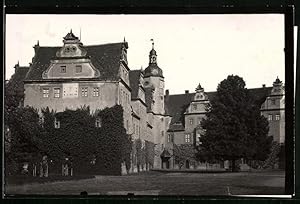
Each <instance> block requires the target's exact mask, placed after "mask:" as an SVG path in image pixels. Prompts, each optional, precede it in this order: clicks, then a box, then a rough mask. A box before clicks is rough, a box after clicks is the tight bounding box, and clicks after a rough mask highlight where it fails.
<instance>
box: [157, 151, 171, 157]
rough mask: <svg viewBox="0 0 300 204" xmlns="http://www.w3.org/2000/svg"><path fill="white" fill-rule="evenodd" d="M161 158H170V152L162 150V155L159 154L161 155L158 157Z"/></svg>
mask: <svg viewBox="0 0 300 204" xmlns="http://www.w3.org/2000/svg"><path fill="white" fill-rule="evenodd" d="M160 156H161V157H165V158H166V157H171V154H170V152H169V151H168V150H166V149H165V150H164V151H163V152H162V153H161V155H160Z"/></svg>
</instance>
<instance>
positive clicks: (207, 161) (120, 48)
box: [3, 14, 286, 197]
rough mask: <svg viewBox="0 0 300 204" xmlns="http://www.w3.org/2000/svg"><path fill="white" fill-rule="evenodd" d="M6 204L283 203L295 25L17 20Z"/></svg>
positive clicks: (171, 18) (244, 18)
mask: <svg viewBox="0 0 300 204" xmlns="http://www.w3.org/2000/svg"><path fill="white" fill-rule="evenodd" d="M5 18H6V22H5V23H6V24H5V84H4V86H5V87H4V127H5V128H4V161H3V162H4V196H12V197H13V196H33V197H34V196H49V195H53V196H62V195H67V196H72V195H73V196H80V195H85V196H119V195H122V196H128V195H137V196H139V195H140V196H245V195H250V196H251V195H269V196H271V195H274V196H279V195H282V196H284V195H285V175H286V174H285V167H286V155H285V133H286V131H285V124H286V120H285V50H284V49H285V21H284V20H285V19H284V15H283V14H209V15H208V14H180V15H179V14H177V15H175V14H165V15H158V14H157V15H148V14H147V15H146V14H143V15H141V14H138V15H137V14H136V15H133V14H114V15H86V14H85V15H83V14H73V15H67V14H56V15H54V14H47V15H46V14H43V15H41V14H7V15H6V16H5Z"/></svg>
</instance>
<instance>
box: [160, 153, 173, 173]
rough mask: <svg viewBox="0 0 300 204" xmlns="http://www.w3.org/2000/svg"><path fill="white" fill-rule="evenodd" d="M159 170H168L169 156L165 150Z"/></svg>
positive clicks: (161, 156)
mask: <svg viewBox="0 0 300 204" xmlns="http://www.w3.org/2000/svg"><path fill="white" fill-rule="evenodd" d="M160 158H161V168H162V169H169V168H170V158H171V155H170V153H169V152H168V151H167V150H164V151H163V152H162V153H161V155H160Z"/></svg>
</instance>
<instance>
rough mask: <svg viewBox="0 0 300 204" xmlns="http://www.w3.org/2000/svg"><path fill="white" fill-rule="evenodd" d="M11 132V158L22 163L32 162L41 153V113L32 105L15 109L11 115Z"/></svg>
mask: <svg viewBox="0 0 300 204" xmlns="http://www.w3.org/2000/svg"><path fill="white" fill-rule="evenodd" d="M9 125H10V126H11V127H12V128H10V132H11V148H10V158H11V159H12V160H14V161H15V162H17V163H18V164H21V163H22V162H31V161H33V160H35V159H36V157H37V156H38V155H39V152H40V150H39V148H38V147H37V144H38V143H39V136H40V134H41V129H40V126H39V115H38V112H37V110H35V109H33V108H32V107H24V108H18V109H15V111H14V113H13V114H11V116H10V123H9Z"/></svg>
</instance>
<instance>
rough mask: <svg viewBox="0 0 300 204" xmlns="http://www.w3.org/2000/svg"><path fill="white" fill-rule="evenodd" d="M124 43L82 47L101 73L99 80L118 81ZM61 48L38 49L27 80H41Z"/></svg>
mask: <svg viewBox="0 0 300 204" xmlns="http://www.w3.org/2000/svg"><path fill="white" fill-rule="evenodd" d="M123 46H124V42H122V43H110V44H103V45H89V46H82V47H83V48H84V49H85V50H86V51H87V56H90V59H91V62H92V64H93V65H94V66H95V68H96V69H98V70H99V71H100V76H99V78H98V79H101V80H118V79H119V68H120V59H121V54H122V48H123ZM60 48H61V47H40V46H38V47H36V49H35V50H36V53H35V56H34V58H33V61H32V66H31V67H30V70H29V72H28V75H27V77H26V80H41V79H42V73H43V72H44V71H45V70H46V69H47V68H48V67H49V65H50V60H51V59H54V58H56V52H57V51H58V49H60Z"/></svg>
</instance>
